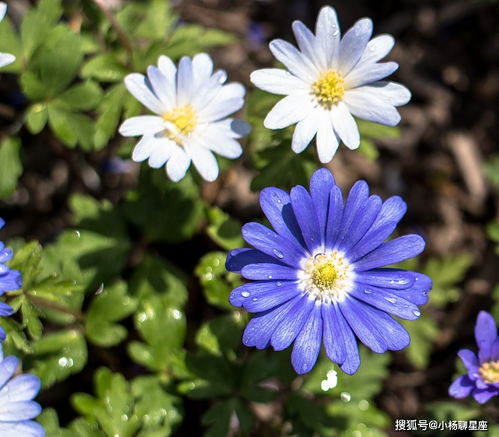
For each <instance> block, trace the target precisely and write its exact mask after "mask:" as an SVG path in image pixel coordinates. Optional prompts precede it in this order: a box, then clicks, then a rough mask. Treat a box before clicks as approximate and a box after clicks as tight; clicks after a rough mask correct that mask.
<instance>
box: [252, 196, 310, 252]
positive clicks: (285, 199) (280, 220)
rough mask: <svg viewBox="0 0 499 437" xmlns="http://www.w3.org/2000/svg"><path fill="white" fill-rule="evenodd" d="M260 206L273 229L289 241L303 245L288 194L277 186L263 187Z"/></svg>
mask: <svg viewBox="0 0 499 437" xmlns="http://www.w3.org/2000/svg"><path fill="white" fill-rule="evenodd" d="M260 206H261V207H262V211H263V212H264V214H265V216H266V217H267V219H268V221H269V222H270V224H271V225H272V227H273V228H274V229H275V231H276V232H277V233H278V234H279V235H282V236H283V237H286V238H287V239H289V240H290V241H293V240H295V241H296V243H298V245H299V246H302V247H305V242H304V241H303V237H302V235H301V231H300V227H299V226H298V222H297V221H296V217H295V214H294V212H293V207H292V206H291V198H290V197H289V194H288V193H286V192H285V191H283V190H280V189H279V188H274V187H269V188H264V189H263V190H262V191H261V193H260Z"/></svg>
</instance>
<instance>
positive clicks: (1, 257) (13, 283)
mask: <svg viewBox="0 0 499 437" xmlns="http://www.w3.org/2000/svg"><path fill="white" fill-rule="evenodd" d="M4 225H5V221H3V220H2V219H1V218H0V229H2V228H3V226H4ZM12 255H13V254H12V250H10V249H6V248H5V244H4V243H3V242H2V241H0V296H2V295H3V294H4V293H5V292H6V291H10V290H17V289H18V288H21V285H22V278H21V273H20V272H18V271H17V270H12V269H11V268H10V267H9V266H6V265H5V263H6V262H7V261H9V260H10V259H11V258H12ZM12 312H13V311H12V307H11V306H10V305H7V304H6V303H4V302H0V316H10V315H11V314H12ZM4 340H5V331H4V330H3V329H2V328H1V327H0V341H4Z"/></svg>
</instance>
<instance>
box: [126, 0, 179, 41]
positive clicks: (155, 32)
mask: <svg viewBox="0 0 499 437" xmlns="http://www.w3.org/2000/svg"><path fill="white" fill-rule="evenodd" d="M176 19H177V17H176V16H175V14H173V11H172V6H171V4H170V3H169V2H165V1H163V0H152V1H151V2H149V4H148V5H147V8H146V11H145V16H144V17H143V19H142V20H141V22H140V24H139V25H138V26H137V27H136V29H135V35H136V36H138V37H143V38H148V39H150V40H153V41H162V40H164V38H165V37H166V35H168V34H169V33H170V30H171V28H172V26H173V25H174V24H175V21H176Z"/></svg>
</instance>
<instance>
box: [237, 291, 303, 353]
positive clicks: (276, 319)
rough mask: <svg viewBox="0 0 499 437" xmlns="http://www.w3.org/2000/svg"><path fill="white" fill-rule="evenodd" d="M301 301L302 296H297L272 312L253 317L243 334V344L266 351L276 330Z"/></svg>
mask: <svg viewBox="0 0 499 437" xmlns="http://www.w3.org/2000/svg"><path fill="white" fill-rule="evenodd" d="M300 299H301V296H296V297H295V298H293V299H291V300H290V301H288V302H286V303H285V304H283V305H280V306H278V307H277V308H274V309H272V310H269V311H266V312H264V313H260V314H257V315H256V316H255V317H253V318H252V319H251V320H250V321H249V322H248V324H247V325H246V329H245V330H244V333H243V343H244V345H246V346H255V347H256V348H257V349H265V348H266V347H267V346H268V345H269V342H270V337H271V336H272V334H273V333H274V331H275V329H276V328H277V326H278V325H279V323H280V322H281V320H283V318H284V317H286V316H287V314H288V313H289V311H290V310H291V308H293V306H294V305H295V304H296V302H297V301H299V300H300Z"/></svg>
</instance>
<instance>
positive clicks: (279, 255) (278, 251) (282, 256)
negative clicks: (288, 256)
mask: <svg viewBox="0 0 499 437" xmlns="http://www.w3.org/2000/svg"><path fill="white" fill-rule="evenodd" d="M272 252H274V255H275V256H276V257H277V258H279V259H283V258H284V254H283V253H282V252H281V251H280V250H277V249H274V250H273V251H272Z"/></svg>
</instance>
